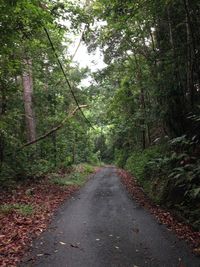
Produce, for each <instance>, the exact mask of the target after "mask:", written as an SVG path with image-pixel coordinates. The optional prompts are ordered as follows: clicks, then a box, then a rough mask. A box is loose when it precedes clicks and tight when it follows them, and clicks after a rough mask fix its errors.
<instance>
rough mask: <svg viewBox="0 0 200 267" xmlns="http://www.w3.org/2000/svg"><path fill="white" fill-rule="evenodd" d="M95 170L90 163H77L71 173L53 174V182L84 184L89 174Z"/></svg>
mask: <svg viewBox="0 0 200 267" xmlns="http://www.w3.org/2000/svg"><path fill="white" fill-rule="evenodd" d="M92 172H94V168H93V167H92V166H91V165H88V164H81V165H77V166H76V167H75V169H74V171H72V173H71V174H66V175H64V176H61V175H60V174H57V173H55V174H52V175H51V178H50V180H51V183H53V184H56V185H60V186H69V185H83V184H84V183H85V181H86V179H87V176H88V175H89V174H91V173H92Z"/></svg>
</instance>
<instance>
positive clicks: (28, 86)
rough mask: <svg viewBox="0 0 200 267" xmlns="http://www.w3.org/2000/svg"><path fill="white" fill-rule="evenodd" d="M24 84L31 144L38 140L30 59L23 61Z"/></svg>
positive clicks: (28, 138)
mask: <svg viewBox="0 0 200 267" xmlns="http://www.w3.org/2000/svg"><path fill="white" fill-rule="evenodd" d="M22 83H23V100H24V109H25V120H26V129H27V141H28V142H31V141H34V140H35V139H36V123H35V114H34V110H33V76H32V60H31V59H28V58H24V59H23V71H22Z"/></svg>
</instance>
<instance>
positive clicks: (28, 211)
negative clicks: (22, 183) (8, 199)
mask: <svg viewBox="0 0 200 267" xmlns="http://www.w3.org/2000/svg"><path fill="white" fill-rule="evenodd" d="M13 211H17V212H19V213H20V214H21V215H24V216H28V215H32V214H33V212H34V208H33V206H32V205H29V204H19V203H15V204H3V205H1V206H0V213H3V214H8V213H12V212H13Z"/></svg>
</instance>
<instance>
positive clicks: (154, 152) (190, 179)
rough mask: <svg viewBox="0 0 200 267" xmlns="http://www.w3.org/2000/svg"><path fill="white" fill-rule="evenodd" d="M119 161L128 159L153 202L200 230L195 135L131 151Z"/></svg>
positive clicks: (199, 168)
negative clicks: (124, 158)
mask: <svg viewBox="0 0 200 267" xmlns="http://www.w3.org/2000/svg"><path fill="white" fill-rule="evenodd" d="M121 155H122V154H121ZM117 160H118V164H119V162H123V161H124V162H125V164H124V166H123V167H124V168H125V169H126V170H128V171H129V172H130V173H132V174H133V175H134V176H135V177H136V179H137V181H138V182H139V183H140V184H141V186H142V187H143V188H144V191H145V192H146V193H147V194H148V195H149V197H150V198H151V199H152V200H153V201H154V202H156V203H157V204H160V205H163V206H165V207H167V208H169V209H171V210H173V212H175V214H176V215H177V216H178V217H180V218H181V219H183V220H184V221H186V222H188V223H190V224H192V226H193V227H194V228H195V229H198V230H199V229H200V219H199V213H200V207H199V200H200V181H199V177H200V160H199V145H198V142H197V141H196V139H195V137H193V138H191V139H190V138H187V137H186V136H185V135H184V136H181V137H178V138H174V139H172V140H170V141H168V142H165V143H162V144H157V145H154V146H151V147H149V148H147V149H145V150H143V151H142V150H141V151H135V152H133V153H130V156H129V157H128V158H127V159H126V160H123V159H122V157H121V158H118V159H117Z"/></svg>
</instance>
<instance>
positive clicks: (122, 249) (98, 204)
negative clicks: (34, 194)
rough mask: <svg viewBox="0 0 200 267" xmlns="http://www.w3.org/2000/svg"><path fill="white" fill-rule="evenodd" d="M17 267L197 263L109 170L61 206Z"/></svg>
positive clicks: (195, 266)
mask: <svg viewBox="0 0 200 267" xmlns="http://www.w3.org/2000/svg"><path fill="white" fill-rule="evenodd" d="M20 266H34V267H146V266H147V267H200V259H199V258H197V257H195V256H194V255H192V253H191V252H190V250H189V248H188V247H187V245H186V244H185V243H184V242H183V241H179V240H178V239H177V238H176V237H175V236H174V235H173V233H172V232H170V231H169V230H167V229H166V227H165V226H163V225H160V224H158V223H157V222H156V220H155V219H154V217H153V216H152V215H151V214H149V213H148V212H147V211H145V210H144V209H143V208H141V207H140V206H139V205H138V204H137V203H136V202H134V201H133V200H132V199H130V197H129V196H128V193H127V192H126V190H125V189H124V187H123V185H122V184H121V183H120V178H119V176H118V175H117V173H116V171H115V169H114V168H111V167H110V168H109V167H108V168H103V169H102V170H101V171H100V172H98V173H97V174H96V175H94V177H93V178H92V179H91V180H90V181H89V182H88V183H87V184H86V185H85V186H84V187H83V188H82V189H81V190H80V191H79V192H78V193H76V194H75V195H74V196H73V197H72V198H71V199H70V200H68V201H67V202H66V203H64V205H63V206H62V207H61V208H60V209H59V210H58V212H57V213H56V215H55V217H54V219H53V221H52V223H51V225H50V226H49V228H48V230H47V231H46V232H44V233H43V234H42V235H41V236H40V237H39V239H37V240H36V241H35V242H34V244H33V248H32V250H31V252H30V253H29V254H28V255H26V257H25V258H24V262H23V263H22V264H21V265H20Z"/></svg>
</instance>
